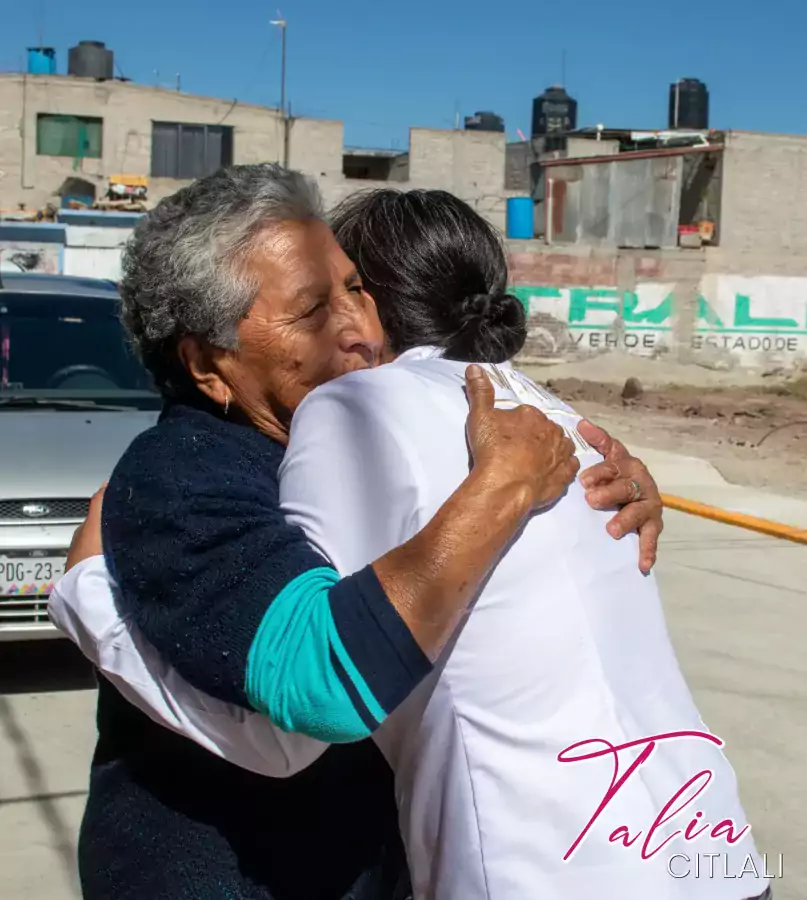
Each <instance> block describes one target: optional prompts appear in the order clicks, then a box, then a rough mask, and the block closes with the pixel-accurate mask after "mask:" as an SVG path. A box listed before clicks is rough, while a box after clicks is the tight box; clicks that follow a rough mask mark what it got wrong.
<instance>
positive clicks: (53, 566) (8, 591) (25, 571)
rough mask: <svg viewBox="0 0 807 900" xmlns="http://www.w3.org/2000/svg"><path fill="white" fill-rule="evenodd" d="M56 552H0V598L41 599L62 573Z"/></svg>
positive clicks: (60, 559) (58, 555) (62, 558)
mask: <svg viewBox="0 0 807 900" xmlns="http://www.w3.org/2000/svg"><path fill="white" fill-rule="evenodd" d="M66 559H67V557H66V556H64V555H60V554H59V551H58V550H32V551H29V552H28V553H22V552H20V553H16V552H0V597H44V596H47V595H48V594H50V592H51V591H52V590H53V586H54V585H55V584H56V582H57V581H58V580H59V579H60V578H61V577H62V575H63V574H64V565H65V562H66Z"/></svg>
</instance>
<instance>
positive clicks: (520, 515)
mask: <svg viewBox="0 0 807 900" xmlns="http://www.w3.org/2000/svg"><path fill="white" fill-rule="evenodd" d="M468 481H469V482H473V483H474V484H475V487H476V489H477V490H478V492H479V495H480V498H481V499H482V502H484V503H485V505H486V506H488V507H489V508H490V511H491V514H492V515H494V516H495V517H496V519H497V520H499V521H500V522H502V523H504V522H507V521H509V520H513V519H515V520H517V521H518V522H521V521H522V519H525V518H526V517H527V516H528V515H529V513H530V512H531V511H532V506H533V497H532V491H531V489H530V486H529V485H528V484H527V482H526V481H524V480H521V479H514V478H513V477H512V475H509V474H507V473H506V472H503V471H502V468H501V466H495V465H491V466H489V467H486V466H477V467H475V468H474V469H473V470H472V472H471V474H470V476H469V478H468Z"/></svg>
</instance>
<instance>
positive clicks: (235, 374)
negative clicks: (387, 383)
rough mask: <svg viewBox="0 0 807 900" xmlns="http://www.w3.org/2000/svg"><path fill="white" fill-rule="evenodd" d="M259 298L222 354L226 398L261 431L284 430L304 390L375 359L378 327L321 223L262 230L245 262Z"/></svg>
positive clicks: (353, 271) (372, 306)
mask: <svg viewBox="0 0 807 900" xmlns="http://www.w3.org/2000/svg"><path fill="white" fill-rule="evenodd" d="M250 263H251V266H252V270H253V272H254V273H255V274H256V275H257V276H258V278H259V279H260V284H261V286H260V290H259V291H258V296H257V299H256V300H255V303H254V305H253V307H252V309H251V310H250V312H249V315H248V316H247V317H246V319H244V321H243V322H242V323H241V326H240V327H239V331H238V338H239V347H238V350H237V351H235V352H234V353H232V354H229V355H228V357H227V359H226V360H222V361H221V362H222V369H223V372H224V377H225V381H226V382H227V384H228V385H229V387H230V388H231V390H232V400H233V403H234V404H235V406H236V407H237V408H238V410H239V411H240V412H241V413H243V414H245V415H246V416H247V417H248V418H249V419H250V420H251V422H252V424H254V425H256V426H257V427H258V428H260V429H261V430H262V431H265V432H267V433H270V434H275V436H277V435H276V433H275V428H274V427H273V423H274V425H277V426H278V427H279V428H280V429H281V430H284V431H287V430H288V426H289V423H290V421H291V416H292V414H293V412H294V410H295V409H296V408H297V406H298V405H299V404H300V402H301V401H302V400H303V398H304V397H305V396H306V394H307V393H308V392H309V391H311V390H313V388H315V387H317V386H318V385H320V384H324V383H325V382H326V381H330V380H331V379H333V378H336V377H337V376H339V375H343V374H344V373H345V372H351V371H354V370H356V369H364V368H368V367H370V366H373V365H376V364H377V362H378V357H379V354H380V352H381V348H382V340H383V332H382V330H381V324H380V322H379V320H378V316H377V314H376V310H375V304H374V303H373V302H372V300H371V299H370V298H369V297H368V295H367V294H365V293H364V291H363V289H362V285H361V280H360V279H359V276H358V273H357V272H356V269H355V266H354V265H353V264H352V263H351V262H350V260H349V259H348V258H347V256H345V254H344V253H343V252H342V249H341V248H340V247H339V245H338V244H337V243H336V240H335V238H334V236H333V233H332V232H331V230H330V228H328V227H327V225H325V224H324V223H323V222H318V221H314V222H306V223H301V222H295V223H289V224H288V225H287V226H284V227H282V228H281V229H274V230H272V231H268V232H267V233H266V236H265V239H264V241H263V242H262V244H261V245H260V248H259V250H258V251H257V252H256V253H255V254H254V256H253V258H252V259H251V261H250Z"/></svg>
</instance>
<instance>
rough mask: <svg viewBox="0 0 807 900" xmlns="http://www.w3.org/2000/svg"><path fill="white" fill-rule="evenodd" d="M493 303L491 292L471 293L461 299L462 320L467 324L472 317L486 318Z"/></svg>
mask: <svg viewBox="0 0 807 900" xmlns="http://www.w3.org/2000/svg"><path fill="white" fill-rule="evenodd" d="M492 303H493V295H492V294H471V295H470V296H468V297H466V298H465V299H464V300H463V301H462V322H463V324H468V323H470V322H472V321H473V320H474V319H486V318H487V317H488V314H489V312H490V307H491V305H492Z"/></svg>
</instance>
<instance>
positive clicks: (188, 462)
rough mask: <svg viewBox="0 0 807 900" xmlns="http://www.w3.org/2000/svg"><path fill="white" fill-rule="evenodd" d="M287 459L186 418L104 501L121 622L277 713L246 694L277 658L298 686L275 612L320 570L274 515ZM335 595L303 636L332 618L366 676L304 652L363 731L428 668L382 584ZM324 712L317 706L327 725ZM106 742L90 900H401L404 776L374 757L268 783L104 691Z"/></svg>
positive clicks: (277, 450) (164, 429)
mask: <svg viewBox="0 0 807 900" xmlns="http://www.w3.org/2000/svg"><path fill="white" fill-rule="evenodd" d="M282 454H283V449H282V447H280V446H279V445H277V444H276V443H274V442H272V441H270V440H268V439H266V438H265V437H263V436H262V435H260V434H258V433H257V432H255V431H253V430H251V429H247V428H242V427H240V426H237V425H233V424H231V423H229V422H225V421H222V420H220V419H219V418H217V417H216V416H215V415H213V414H211V413H210V412H207V411H205V410H204V409H197V408H192V407H187V406H180V405H174V406H172V407H170V408H168V409H167V411H166V412H165V413H164V415H163V416H162V418H161V421H160V423H159V424H158V425H157V426H156V427H155V428H153V429H150V431H148V432H146V433H144V434H143V435H141V436H140V437H139V438H138V439H137V440H136V441H135V442H134V443H133V444H132V446H131V447H130V449H129V450H128V451H127V453H126V454H124V456H123V458H122V459H121V461H120V463H119V464H118V466H117V468H116V470H115V472H114V474H113V476H112V478H111V480H110V484H109V487H108V489H107V492H106V495H105V499H104V545H105V551H106V554H107V559H108V562H109V564H110V567H111V569H112V571H113V573H114V574H115V577H116V578H117V580H118V585H119V588H120V602H121V603H122V605H123V607H124V611H125V612H126V613H127V614H128V615H130V616H131V617H132V619H133V621H134V622H135V624H136V625H137V626H138V627H139V628H140V629H141V630H142V631H143V633H144V634H145V636H146V637H147V638H148V639H149V640H150V641H151V642H152V643H153V644H154V645H155V646H156V647H157V649H158V650H159V651H160V653H161V655H162V656H163V657H164V658H165V659H166V660H167V661H169V662H170V663H171V664H172V665H173V666H174V667H175V668H176V669H177V670H178V671H179V672H181V673H182V674H183V675H184V676H185V677H186V678H187V679H188V680H189V681H191V682H192V683H193V684H195V685H196V686H197V687H199V688H201V689H203V690H205V691H207V692H208V693H210V694H212V695H214V696H217V697H220V698H221V699H224V700H227V701H229V702H234V703H237V704H240V705H242V706H246V707H258V708H267V711H269V712H270V713H271V711H272V700H273V696H263V695H260V696H256V691H257V693H258V694H260V692H261V691H260V682H261V679H260V678H259V677H258V678H256V677H253V678H252V679H251V684H252V685H253V689H252V690H250V688H249V686H248V684H247V682H248V681H249V679H248V678H247V675H248V669H249V667H250V665H252V667H253V670H255V669H257V670H258V674H259V675H260V672H261V671H262V668H261V667H262V666H263V667H268V668H269V669H271V667H272V665H276V664H277V663H278V660H280V662H281V663H282V664H283V665H285V666H286V668H285V669H284V670H283V672H284V673H285V675H284V677H283V678H281V679H279V683H280V684H281V686H283V685H285V684H286V682H288V680H289V679H293V678H297V677H298V675H299V674H300V673H299V666H298V667H297V668H295V664H294V654H293V653H285V655H284V653H283V652H282V651H283V647H281V648H280V650H281V652H280V653H278V647H277V642H276V641H275V645H273V647H272V653H273V654H274V656H271V654H270V657H268V658H264V657H262V656H261V652H260V651H262V650H263V647H262V646H261V641H260V637H261V633H262V632H263V633H264V634H265V633H266V631H267V629H269V630H271V628H275V625H276V623H279V625H280V628H279V632H280V634H281V637H282V635H283V634H284V633H285V632H284V629H283V627H282V626H283V622H284V620H283V619H282V618H281V619H278V617H277V615H275V616H274V618H272V604H273V602H274V601H275V599H277V598H278V597H283V596H284V595H285V596H286V603H285V606H286V607H287V608H289V609H291V611H292V612H291V613H289V612H285V613H284V614H283V615H284V616H286V617H288V615H290V614H293V613H294V608H295V604H294V603H289V602H288V601H289V593H288V586H289V585H290V584H293V583H296V582H297V581H298V580H299V579H304V578H306V577H308V573H310V572H311V571H312V570H319V571H320V572H321V571H322V568H323V565H324V563H323V560H322V558H321V557H320V556H319V555H318V554H317V553H316V552H315V551H313V550H312V549H311V548H310V547H309V546H308V544H307V543H306V541H305V538H304V536H303V534H302V532H300V531H299V530H298V529H296V528H293V527H290V526H288V525H287V524H286V523H285V521H284V519H283V517H282V515H281V513H280V510H279V507H278V484H277V468H278V466H279V463H280V461H281V459H282ZM334 582H335V583H333V584H332V585H331V586H330V587H329V588H328V589H327V590H325V591H324V593H323V595H322V596H319V595H317V596H316V597H315V600H314V601H312V602H315V603H316V604H318V605H317V607H316V610H318V614H317V615H313V614H312V615H311V616H310V617H309V618H306V620H305V622H306V623H308V626H307V627H306V628H305V629H304V630H303V631H304V636H305V639H306V640H308V636H309V633H310V632H312V631H316V629H317V627H318V623H320V622H323V621H324V622H326V624H327V628H328V630H329V631H330V632H333V630H334V629H335V630H336V632H337V633H338V637H339V640H338V641H337V644H338V646H339V648H340V652H342V653H345V652H346V653H347V654H349V662H350V669H351V671H352V673H353V674H352V676H351V675H348V674H347V672H346V671H345V667H344V666H342V665H341V664H340V659H338V658H336V657H335V656H334V651H333V647H332V646H329V644H328V641H327V640H325V639H324V638H323V640H321V641H320V642H319V643H316V642H315V643H314V644H311V645H310V646H309V647H308V650H309V651H311V652H317V653H319V654H320V656H321V657H323V659H324V660H325V662H327V663H328V664H330V667H331V668H330V670H329V671H328V673H326V674H327V677H328V678H330V679H331V680H330V682H329V684H328V685H327V687H328V691H329V692H330V693H328V691H326V699H327V697H328V696H330V697H333V696H334V695H335V694H334V692H335V691H336V692H337V693H338V691H339V690H343V693H344V696H345V698H347V700H346V702H347V701H349V706H350V710H351V711H353V712H355V716H354V720H355V721H357V722H358V721H360V723H361V725H362V727H364V728H366V732H365V733H369V731H370V730H372V728H373V727H375V725H377V723H378V721H379V720H380V718H381V717H382V716H383V714H385V713H386V712H389V711H391V709H393V708H394V707H395V706H396V705H397V704H398V703H399V702H400V701H401V700H402V699H403V698H404V697H405V696H406V695H408V693H409V692H410V691H411V690H412V688H413V687H414V686H415V684H417V683H418V681H419V680H420V679H421V678H422V677H423V676H424V675H425V674H426V672H427V671H428V670H429V664H428V661H427V660H426V658H425V657H424V656H423V654H422V653H421V652H420V650H419V648H418V647H417V645H416V644H415V642H414V640H413V639H412V636H411V635H410V633H409V632H408V630H407V629H406V627H405V626H404V625H403V622H402V621H401V620H400V619H399V618H398V616H397V613H395V611H394V609H393V608H392V606H391V605H390V604H389V602H388V601H387V599H386V597H385V596H384V593H383V590H382V589H381V586H380V584H379V583H378V581H377V579H376V578H375V575H374V573H373V571H372V569H370V568H369V567H368V569H366V570H364V571H363V572H361V573H358V574H357V575H355V576H351V577H350V578H347V579H343V580H341V581H336V578H335V577H334ZM315 593H316V592H315ZM309 594H311V592H310V591H309ZM292 599H293V597H292ZM278 606H280V604H278ZM316 610H315V611H316ZM323 627H324V626H323ZM275 630H276V631H277V630H278V629H275ZM288 630H293V629H288ZM298 630H299V629H298ZM315 636H316V635H315ZM274 637H275V638H277V635H276V634H275V635H274ZM311 652H309V653H308V657H309V658H310V656H311ZM264 656H265V654H264ZM289 660H291V661H289ZM320 662H322V660H321V661H320ZM322 664H323V666H324V665H325V663H322ZM253 674H254V673H253ZM302 674H303V675H305V674H306V673H304V672H303V673H302ZM357 678H358V679H359V681H360V684H359V685H358V688H357V685H356V683H355V681H356V679H357ZM308 681H309V682H311V683H312V684H314V686H315V688H316V684H317V683H318V682H317V679H316V678H315V679H313V681H311V679H309V680H308ZM277 683H278V679H275V681H274V682H273V685H272V691H275V692H277V690H278V688H277ZM306 683H307V684H308V682H306ZM255 684H258V685H259V688H258V689H255V688H254V685H255ZM359 688H360V689H359ZM269 693H270V694H271V691H270V692H269ZM314 693H316V690H314ZM362 693H363V696H364V697H365V698H369V700H370V701H371V702H372V704H373V710H374V711H373V710H370V709H368V705H367V704H366V703H364V702H363V701H362ZM303 696H304V697H308V699H309V700H311V702H313V703H317V702H319V698H318V697H316V696H313V697H311V696H310V692H309V695H306V694H305V692H303ZM379 710H380V713H379ZM328 715H329V709H328V708H327V706H323V707H322V708H321V709H317V711H316V715H314V716H313V719H314V720H319V719H322V718H323V717H325V719H327V717H328ZM352 722H353V720H351V727H352ZM98 728H99V735H100V736H99V743H98V749H97V752H96V757H95V760H94V764H93V771H92V776H91V786H90V797H89V801H88V806H87V812H86V814H85V820H84V823H83V826H82V834H81V842H80V864H81V865H80V868H81V876H82V884H83V887H84V891H85V897H86V898H88V900H102V898H103V900H112V898H114V900H130V898H131V900H135V898H142V900H161V898H165V900H168V898H171V900H180V898H182V900H185V898H187V900H191V898H193V900H208V898H209V900H213V898H219V897H221V898H225V897H227V898H239V900H240V898H262V900H268V898H273V900H320V898H321V900H340V898H343V897H345V898H350V900H354V898H355V900H393V898H394V900H397V898H398V896H403V895H405V892H406V890H407V889H406V883H407V878H406V872H405V864H404V863H403V855H402V848H401V844H400V838H399V835H398V832H397V825H396V818H397V817H396V811H395V807H394V796H393V788H392V780H391V773H390V771H389V768H388V767H387V765H386V763H385V762H384V760H383V758H381V757H380V754H379V752H378V750H377V749H376V748H375V746H374V745H372V744H371V743H369V742H367V741H362V742H359V743H355V744H349V745H346V746H336V747H333V748H331V749H330V750H328V751H327V752H326V753H325V754H324V756H323V757H322V758H321V759H320V760H319V761H318V762H317V763H315V764H314V765H313V766H311V767H310V768H309V769H307V770H305V771H304V772H302V773H300V774H299V775H297V776H295V777H293V778H291V779H286V780H273V779H266V778H262V777H260V776H256V775H254V774H251V773H248V772H245V771H242V770H239V769H236V768H235V767H233V766H231V765H229V764H228V763H225V762H223V761H221V760H219V759H217V758H215V757H213V756H212V755H210V754H208V753H206V752H205V751H203V750H202V749H201V748H199V747H197V746H196V745H194V744H192V743H191V742H189V741H187V740H185V739H183V738H181V737H178V736H176V735H174V734H172V733H170V732H168V731H166V730H164V729H162V728H160V727H159V726H156V725H154V724H153V723H151V721H150V720H148V718H147V717H145V716H144V715H142V714H141V713H139V712H138V711H137V710H135V709H133V708H132V707H131V706H130V705H129V704H127V703H126V701H124V700H123V699H122V698H121V697H120V695H119V694H118V693H117V692H116V691H115V690H114V688H113V687H112V686H111V685H109V684H108V683H106V682H103V681H102V684H101V687H100V693H99V710H98Z"/></svg>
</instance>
